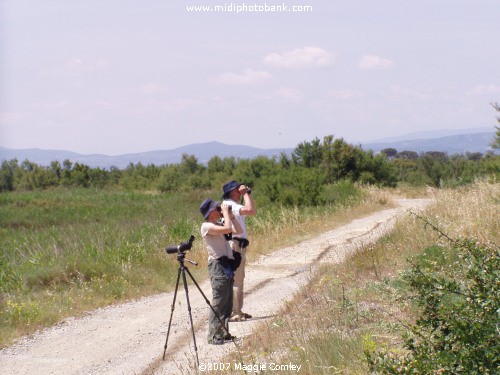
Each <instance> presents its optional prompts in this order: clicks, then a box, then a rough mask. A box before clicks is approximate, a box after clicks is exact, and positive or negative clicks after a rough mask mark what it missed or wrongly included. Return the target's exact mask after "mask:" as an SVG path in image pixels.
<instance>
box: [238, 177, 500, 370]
mask: <svg viewBox="0 0 500 375" xmlns="http://www.w3.org/2000/svg"><path fill="white" fill-rule="evenodd" d="M499 206H500V184H490V183H486V182H481V181H479V182H477V183H475V184H473V185H470V186H467V187H462V188H459V189H453V190H452V189H444V190H439V191H437V192H436V203H435V204H433V205H432V206H431V207H430V208H428V210H427V211H426V212H425V217H426V218H427V220H429V221H431V222H432V223H435V224H436V225H438V226H439V227H440V228H441V229H442V230H443V231H444V232H445V233H447V234H449V235H450V236H451V237H465V236H467V237H472V238H475V239H477V240H478V241H480V242H482V243H491V244H497V245H498V243H499V233H500V228H499V220H498V212H499V208H500V207H499ZM440 243H442V239H441V238H440V235H439V233H437V232H436V231H434V230H432V229H431V228H429V227H428V225H426V223H425V222H424V221H422V220H420V219H419V218H417V217H416V216H415V215H407V216H406V217H405V218H404V219H402V220H400V221H398V222H397V223H396V227H395V229H394V230H393V231H392V232H391V233H390V234H389V235H387V236H385V237H383V238H382V239H380V240H379V241H378V242H377V243H376V244H374V245H371V246H366V247H365V248H363V249H361V250H360V251H358V252H357V253H356V254H354V255H352V256H351V257H350V258H349V259H348V260H346V261H345V262H344V263H343V264H340V265H324V266H323V267H321V268H320V269H319V270H318V272H317V274H316V275H314V277H313V279H312V280H311V282H310V283H309V285H307V287H305V288H303V289H302V291H301V292H300V293H299V294H298V295H297V296H296V298H295V299H294V300H293V301H292V302H290V303H289V304H288V305H287V307H286V308H284V309H283V310H282V311H281V312H280V314H279V315H278V316H276V317H275V318H273V319H272V320H270V321H269V322H267V323H263V324H262V325H261V326H260V328H259V329H258V330H257V333H255V334H254V336H252V337H250V338H249V339H248V340H246V341H245V345H244V346H243V353H242V354H243V358H244V361H245V363H256V364H259V363H270V362H275V363H290V362H291V363H293V364H295V365H300V366H301V373H305V374H367V373H369V370H368V366H367V364H366V361H365V357H364V352H365V350H374V349H375V348H381V347H390V348H391V349H392V350H399V349H398V348H399V346H398V344H399V343H400V342H401V339H400V333H401V331H402V329H403V328H404V326H405V322H410V321H412V319H414V317H415V316H414V314H415V311H416V310H415V306H413V305H412V304H411V302H410V301H409V300H408V299H404V298H401V296H402V295H403V293H404V291H405V288H406V287H405V285H404V283H403V281H402V279H401V277H400V272H402V271H403V270H404V269H406V268H408V267H409V266H410V265H409V263H408V260H409V259H411V258H412V257H413V256H415V255H418V254H421V255H420V256H421V257H424V258H426V259H427V261H429V262H441V263H443V264H453V259H449V257H450V256H451V257H452V256H453V254H452V253H451V254H449V255H448V254H446V253H443V252H442V251H440V249H441V247H440V246H433V245H436V244H440ZM425 249H428V250H427V251H426V252H425V253H424V250H425ZM234 360H235V361H237V362H238V361H239V359H236V358H235V359H234ZM281 373H285V374H288V373H290V374H292V373H296V372H294V371H289V372H286V371H284V372H281Z"/></svg>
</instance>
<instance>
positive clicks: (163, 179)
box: [0, 135, 500, 205]
mask: <svg viewBox="0 0 500 375" xmlns="http://www.w3.org/2000/svg"><path fill="white" fill-rule="evenodd" d="M499 173H500V160H499V156H498V155H494V154H493V153H488V154H486V155H483V154H481V153H466V154H464V155H452V156H449V155H447V154H446V153H443V152H426V153H420V154H419V153H416V152H413V151H401V152H398V151H397V150H395V149H392V148H388V149H385V150H382V151H381V152H380V153H378V154H374V153H373V152H372V151H366V150H363V149H362V148H361V147H360V146H355V145H351V144H348V143H347V142H345V141H344V140H343V139H342V138H338V139H336V138H334V136H332V135H329V136H326V137H324V138H323V139H322V140H320V139H319V138H315V139H313V140H312V141H305V142H302V143H300V144H299V145H297V146H296V147H295V149H294V150H293V151H292V153H291V155H287V154H285V153H282V154H281V155H279V156H275V157H271V158H270V157H266V156H258V157H255V158H253V159H240V158H236V157H224V158H221V157H218V156H214V157H212V158H211V159H210V160H209V161H208V163H206V164H202V163H200V162H199V161H198V160H197V158H196V157H195V156H194V155H188V154H183V155H182V158H181V161H180V162H179V163H174V164H165V165H159V166H157V165H153V164H150V165H143V164H141V163H137V164H134V163H131V164H129V165H128V166H127V167H126V168H124V169H118V168H116V167H111V168H110V169H109V170H108V169H102V168H98V167H97V168H91V167H89V166H87V165H85V164H81V163H72V162H71V161H70V160H64V161H63V162H62V164H61V163H60V162H59V161H53V162H52V163H51V164H50V165H49V166H40V165H37V164H36V163H33V162H31V161H29V160H24V161H22V162H19V161H18V160H17V159H13V160H4V161H3V162H2V165H1V168H0V191H29V190H38V189H48V188H53V187H84V188H98V189H103V188H121V189H131V190H155V191H161V192H164V193H167V192H177V191H189V190H193V189H216V190H219V189H220V187H221V186H222V184H223V183H224V182H226V181H227V180H229V179H235V180H237V181H241V182H244V183H246V184H248V185H250V186H253V187H255V188H257V189H258V190H259V192H260V194H259V195H262V196H265V197H266V198H267V199H269V200H270V201H273V202H280V203H283V204H289V205H318V204H321V203H323V202H324V199H325V197H324V187H325V186H327V185H329V184H334V183H336V182H338V181H345V180H348V181H350V182H353V183H359V184H369V185H377V186H388V187H394V186H397V185H398V184H401V183H407V184H411V185H416V186H419V185H431V186H436V187H438V186H443V184H444V185H448V186H449V185H460V184H463V183H468V182H472V181H473V180H474V178H476V177H479V176H484V175H494V176H498V175H499Z"/></svg>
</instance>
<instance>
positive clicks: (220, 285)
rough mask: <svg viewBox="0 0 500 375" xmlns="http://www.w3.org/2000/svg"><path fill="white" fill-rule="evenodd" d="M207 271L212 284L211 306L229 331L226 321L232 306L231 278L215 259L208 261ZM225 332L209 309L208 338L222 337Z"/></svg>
mask: <svg viewBox="0 0 500 375" xmlns="http://www.w3.org/2000/svg"><path fill="white" fill-rule="evenodd" d="M208 273H209V275H210V283H211V285H212V307H213V308H214V310H215V311H216V312H217V314H218V315H219V317H220V319H221V320H222V322H223V323H224V326H225V327H226V329H227V330H228V331H229V326H228V321H229V318H230V317H231V311H232V308H233V278H232V277H231V278H229V277H227V276H226V274H225V273H224V269H223V268H222V266H221V264H220V263H219V261H217V260H212V261H210V262H209V263H208ZM226 334H227V332H226V331H225V330H224V327H223V326H222V325H221V324H220V321H219V319H218V318H217V316H216V315H215V314H214V312H213V311H212V309H210V313H209V317H208V339H209V340H211V339H213V338H223V337H224V336H225V335H226Z"/></svg>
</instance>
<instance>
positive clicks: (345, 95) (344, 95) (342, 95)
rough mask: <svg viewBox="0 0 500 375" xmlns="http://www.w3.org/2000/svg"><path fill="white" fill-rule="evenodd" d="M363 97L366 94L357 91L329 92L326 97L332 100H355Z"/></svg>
mask: <svg viewBox="0 0 500 375" xmlns="http://www.w3.org/2000/svg"><path fill="white" fill-rule="evenodd" d="M364 96H366V94H365V93H364V92H363V91H359V90H349V89H346V90H330V91H329V92H328V97H330V98H333V99H355V98H362V97H364Z"/></svg>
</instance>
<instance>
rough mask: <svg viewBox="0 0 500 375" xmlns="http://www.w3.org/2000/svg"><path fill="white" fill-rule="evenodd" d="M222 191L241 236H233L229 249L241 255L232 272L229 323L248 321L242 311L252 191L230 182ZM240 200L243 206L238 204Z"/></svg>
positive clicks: (248, 317)
mask: <svg viewBox="0 0 500 375" xmlns="http://www.w3.org/2000/svg"><path fill="white" fill-rule="evenodd" d="M222 190H223V195H222V199H223V203H225V204H228V205H231V207H232V211H233V213H234V216H235V217H236V219H237V221H238V222H239V224H240V226H241V230H242V233H241V234H239V235H233V239H232V241H231V248H232V249H233V250H234V251H237V252H239V253H240V254H241V263H240V266H239V267H238V269H237V270H236V271H235V272H234V285H233V292H234V296H233V311H232V314H231V319H230V321H240V320H246V319H250V318H251V317H252V315H250V314H247V313H244V312H243V311H242V308H243V286H244V280H245V263H246V251H247V246H248V244H249V241H248V238H247V227H246V222H245V218H246V216H251V215H255V214H256V213H257V211H256V209H255V204H254V201H253V198H252V190H251V189H250V188H249V187H248V186H246V185H245V184H239V183H237V182H236V181H234V180H232V181H229V182H227V183H226V184H224V186H223V188H222ZM242 198H243V204H240V202H241V199H242Z"/></svg>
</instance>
